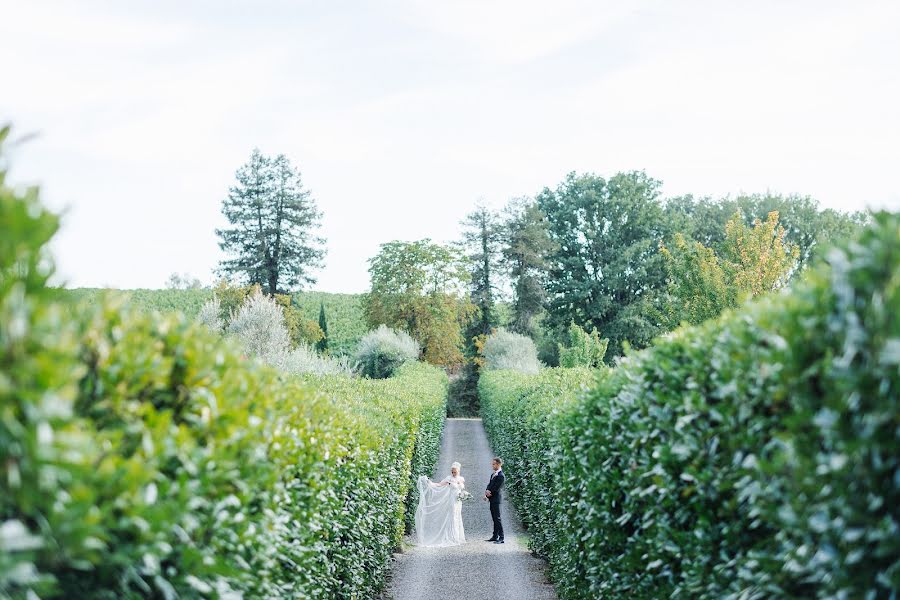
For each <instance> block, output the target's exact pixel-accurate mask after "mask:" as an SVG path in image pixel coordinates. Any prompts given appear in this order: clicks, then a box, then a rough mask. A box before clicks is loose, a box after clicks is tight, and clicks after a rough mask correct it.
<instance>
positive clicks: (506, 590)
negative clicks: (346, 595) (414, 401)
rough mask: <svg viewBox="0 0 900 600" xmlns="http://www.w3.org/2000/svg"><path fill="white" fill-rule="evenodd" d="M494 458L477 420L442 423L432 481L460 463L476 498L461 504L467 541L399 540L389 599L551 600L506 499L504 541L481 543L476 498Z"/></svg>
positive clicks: (486, 521)
mask: <svg viewBox="0 0 900 600" xmlns="http://www.w3.org/2000/svg"><path fill="white" fill-rule="evenodd" d="M493 456H494V455H493V453H492V452H491V448H490V445H489V444H488V440H487V435H485V432H484V427H483V426H482V423H481V419H447V422H446V424H445V426H444V437H443V439H442V441H441V452H440V456H439V457H438V463H437V466H436V472H435V473H434V478H433V479H438V480H439V479H442V478H443V477H445V476H446V475H448V474H449V473H450V464H451V463H453V462H454V461H459V463H460V464H462V476H463V477H465V479H466V488H467V489H468V490H469V491H470V492H471V493H472V495H473V496H474V497H475V498H474V499H473V500H470V501H468V502H466V503H465V504H464V505H463V524H464V526H465V530H466V543H465V544H463V545H461V546H455V547H452V548H440V549H437V548H418V547H416V546H414V545H413V543H414V539H415V538H414V537H410V538H407V539H406V540H404V552H403V553H402V554H397V555H395V557H394V564H393V565H392V568H391V577H390V581H389V582H388V586H387V588H388V589H387V595H386V596H387V598H388V599H390V600H421V599H423V598H429V597H441V598H467V599H482V598H483V599H485V600H487V599H491V600H500V599H505V598H509V599H515V600H556V592H555V591H554V589H553V586H552V585H551V584H550V583H549V582H548V580H547V577H546V566H547V565H546V563H545V562H544V561H543V560H541V559H539V558H535V557H534V556H533V555H532V554H531V552H530V551H529V550H528V547H527V540H526V534H525V533H524V531H523V529H522V524H521V522H520V521H519V518H518V516H517V515H516V511H515V508H514V507H513V506H512V505H511V504H510V502H509V496H508V495H504V497H503V504H502V505H501V506H502V509H501V510H502V512H501V516H502V518H503V528H504V530H505V534H506V543H505V544H502V545H500V544H492V543H489V542H486V541H484V540H486V539H487V538H489V537H490V536H491V529H492V524H491V516H490V513H489V512H488V505H487V502H485V501H483V500H482V499H481V498H482V495H483V493H484V488H485V485H486V484H487V482H488V480H489V479H490V475H491V458H493ZM507 476H508V477H509V476H512V477H514V476H515V475H514V474H510V475H507ZM411 510H415V507H411Z"/></svg>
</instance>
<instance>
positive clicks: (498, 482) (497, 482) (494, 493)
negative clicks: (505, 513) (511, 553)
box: [486, 470, 506, 540]
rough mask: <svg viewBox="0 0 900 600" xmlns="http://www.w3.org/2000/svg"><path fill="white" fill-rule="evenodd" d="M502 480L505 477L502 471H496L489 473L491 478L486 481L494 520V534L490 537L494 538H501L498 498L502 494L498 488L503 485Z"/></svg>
mask: <svg viewBox="0 0 900 600" xmlns="http://www.w3.org/2000/svg"><path fill="white" fill-rule="evenodd" d="M504 481H506V477H504V475H503V471H502V470H500V471H497V473H496V474H492V475H491V480H490V481H489V482H488V485H487V490H486V491H488V492H490V493H491V495H490V496H488V501H489V503H490V505H491V519H492V520H493V521H494V534H493V535H492V536H491V537H492V538H494V539H496V540H502V539H503V523H502V522H501V521H500V500H502V499H503V496H502V494H501V493H500V488H501V487H503V482H504Z"/></svg>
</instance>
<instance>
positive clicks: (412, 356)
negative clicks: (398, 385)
mask: <svg viewBox="0 0 900 600" xmlns="http://www.w3.org/2000/svg"><path fill="white" fill-rule="evenodd" d="M420 351H421V348H420V346H419V343H418V342H417V341H416V340H414V339H412V337H410V336H409V334H407V333H405V332H403V331H397V330H395V329H390V328H388V327H387V326H386V325H381V326H379V327H378V329H376V330H374V331H370V332H369V333H367V334H366V335H365V336H364V337H363V339H361V340H360V341H359V347H357V349H356V354H355V355H354V357H353V359H354V361H355V362H356V364H357V365H358V369H359V370H360V372H361V373H362V374H363V375H365V376H366V377H371V378H372V379H383V378H385V377H390V376H391V374H392V373H393V372H394V371H395V370H396V369H397V368H398V367H399V366H400V365H402V364H404V363H407V362H411V361H415V360H416V359H417V358H418V357H419V352H420Z"/></svg>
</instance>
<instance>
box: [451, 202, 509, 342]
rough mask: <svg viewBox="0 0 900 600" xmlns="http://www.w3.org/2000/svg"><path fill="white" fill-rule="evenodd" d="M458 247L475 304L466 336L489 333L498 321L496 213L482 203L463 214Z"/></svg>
mask: <svg viewBox="0 0 900 600" xmlns="http://www.w3.org/2000/svg"><path fill="white" fill-rule="evenodd" d="M462 226H463V234H462V243H461V247H462V248H463V250H464V251H465V252H466V256H467V257H468V259H469V265H470V268H471V282H472V287H471V294H470V296H471V299H472V302H473V303H474V304H475V306H476V307H477V308H478V313H477V315H476V317H475V319H473V321H472V323H471V325H470V327H469V329H468V332H467V338H468V339H471V338H473V337H475V336H478V335H489V334H490V333H491V331H492V330H493V329H494V328H495V327H496V326H497V325H498V315H497V314H496V310H495V305H496V299H497V296H498V295H499V294H500V282H499V279H500V258H501V256H500V242H501V229H500V223H499V222H498V219H497V215H496V214H495V213H493V212H492V211H490V210H488V209H487V208H486V207H484V206H478V207H477V208H476V209H475V211H474V212H472V213H470V214H468V215H466V218H465V220H464V221H463V222H462Z"/></svg>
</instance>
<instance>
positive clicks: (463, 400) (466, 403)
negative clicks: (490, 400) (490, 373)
mask: <svg viewBox="0 0 900 600" xmlns="http://www.w3.org/2000/svg"><path fill="white" fill-rule="evenodd" d="M479 377H480V369H479V368H478V365H477V364H475V363H474V362H473V361H471V360H470V361H467V362H466V364H465V365H464V366H463V368H462V369H460V371H459V372H458V373H456V374H455V375H453V376H451V377H450V388H449V390H448V391H447V417H448V418H451V419H455V418H470V417H477V416H478V411H479V408H478V379H479Z"/></svg>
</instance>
